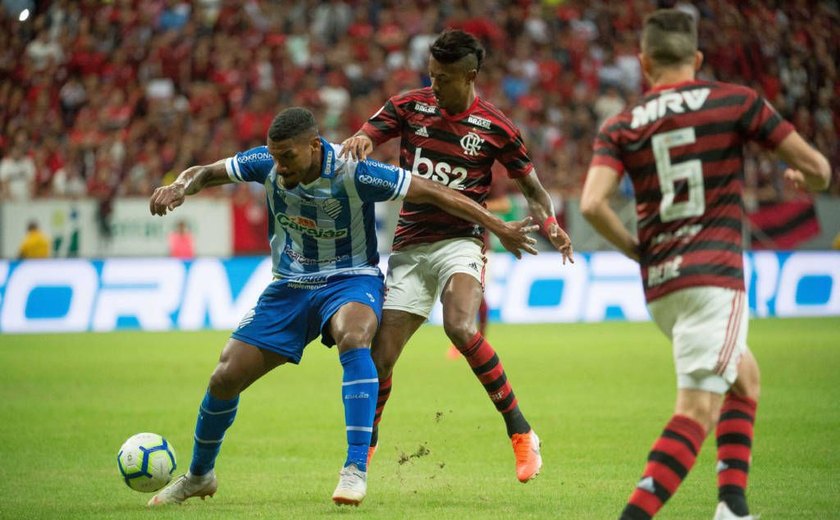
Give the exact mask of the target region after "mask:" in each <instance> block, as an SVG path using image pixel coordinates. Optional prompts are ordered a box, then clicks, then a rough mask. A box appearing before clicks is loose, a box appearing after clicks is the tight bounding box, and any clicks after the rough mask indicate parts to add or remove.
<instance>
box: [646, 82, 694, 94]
mask: <svg viewBox="0 0 840 520" xmlns="http://www.w3.org/2000/svg"><path fill="white" fill-rule="evenodd" d="M696 83H700V80H697V79H689V80H686V81H678V82H676V83H668V84H665V85H657V86H655V87H651V89H650V90H648V93H652V92H662V91H663V90H673V89H675V88H680V87H685V86H687V85H694V84H696Z"/></svg>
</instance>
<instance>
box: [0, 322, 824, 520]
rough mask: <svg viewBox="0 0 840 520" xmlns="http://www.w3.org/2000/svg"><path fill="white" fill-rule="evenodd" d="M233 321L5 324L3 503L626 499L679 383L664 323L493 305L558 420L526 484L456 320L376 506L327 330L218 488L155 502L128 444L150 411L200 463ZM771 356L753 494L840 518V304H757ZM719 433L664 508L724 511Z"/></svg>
mask: <svg viewBox="0 0 840 520" xmlns="http://www.w3.org/2000/svg"><path fill="white" fill-rule="evenodd" d="M226 338H227V334H226V333H224V332H196V333H139V332H137V333H111V334H55V335H26V336H14V335H3V336H0V518H3V519H21V518H44V519H56V518H114V519H134V518H137V519H144V520H148V519H150V518H201V519H214V518H219V519H229V518H304V519H308V518H351V517H356V518H377V519H395V518H429V519H432V518H434V519H438V518H459V519H468V518H499V519H506V518H516V519H523V518H533V519H543V518H565V519H610V518H616V517H617V516H618V514H619V512H620V510H621V509H622V507H623V505H624V502H625V500H626V498H627V496H628V495H629V493H630V492H631V490H632V488H633V486H634V484H635V482H636V480H637V478H638V476H639V474H640V473H641V470H642V467H643V464H644V460H645V457H646V456H647V452H648V450H649V449H650V446H651V444H652V443H653V441H654V439H655V437H656V436H657V435H658V434H659V432H660V431H661V428H662V427H663V425H664V424H665V422H666V421H667V419H668V418H669V416H670V414H671V410H672V406H673V400H674V393H675V391H674V384H673V381H674V376H673V370H672V364H671V355H670V348H669V345H668V343H667V341H666V340H665V338H664V337H663V336H662V335H661V334H660V333H659V331H658V330H657V329H656V328H655V326H654V325H653V324H651V323H601V324H571V325H527V326H526V325H518V326H513V325H492V326H491V328H490V330H489V334H488V338H489V340H490V341H491V342H492V344H493V345H494V346H495V347H496V349H497V351H498V352H499V354H500V356H501V359H502V361H503V363H504V365H505V368H506V370H507V373H508V376H509V378H510V380H511V382H512V383H513V387H514V390H515V392H516V394H517V396H518V398H519V401H520V405H521V407H522V410H523V412H524V413H525V414H526V416H527V417H528V419H529V420H530V421H531V423H532V424H533V426H534V427H535V429H536V430H537V432H538V433H539V434H540V436H541V437H542V439H543V457H544V467H543V472H542V474H541V475H540V477H539V478H538V479H537V480H535V481H533V482H531V483H529V484H527V485H522V484H520V483H519V482H518V481H517V480H516V478H515V473H514V467H513V453H512V450H511V448H510V445H509V443H508V440H507V437H506V436H505V432H504V425H503V422H502V420H501V418H500V417H499V416H498V414H497V413H496V411H495V409H494V408H493V407H492V405H491V404H490V402H489V401H488V399H487V397H486V395H485V394H484V393H483V390H482V388H481V387H480V385H479V384H478V383H477V381H476V380H475V378H474V377H473V375H472V373H471V372H470V371H469V368H468V367H467V365H466V363H465V362H464V361H463V360H457V361H451V360H448V359H446V357H445V352H446V349H447V347H448V342H447V341H446V339H445V337H444V335H443V331H442V330H441V329H440V328H439V327H433V326H426V327H423V328H421V330H420V331H419V332H418V334H417V336H416V337H415V338H414V339H413V340H412V341H411V342H410V344H409V345H408V347H407V349H406V351H405V353H404V355H403V358H402V359H401V361H400V364H398V365H397V369H396V373H395V378H394V390H393V393H392V397H391V401H390V403H389V406H388V408H387V409H386V411H385V415H384V420H383V423H382V431H381V437H380V439H381V440H380V449H379V452H378V453H377V456H376V458H375V459H374V463H373V465H372V468H371V471H370V474H369V486H368V496H367V499H366V500H365V502H364V504H362V506H361V507H359V508H358V509H355V508H352V509H348V508H337V507H336V506H334V505H333V504H332V502H331V501H330V494H331V493H332V490H333V487H334V486H335V483H336V481H337V474H338V470H339V469H340V466H341V463H342V462H343V460H344V450H345V441H344V429H343V412H342V408H341V400H340V380H341V371H340V366H339V363H338V359H337V355H336V353H335V352H334V351H333V350H327V349H325V348H323V347H321V346H320V344H317V343H313V344H312V345H310V346H309V348H308V349H307V352H306V355H305V356H304V360H303V364H302V365H301V366H299V367H295V366H286V367H281V368H279V369H277V370H275V371H274V372H272V373H271V374H269V375H268V376H266V377H265V378H263V379H262V380H260V381H258V382H257V383H256V384H255V385H254V386H253V387H251V388H250V389H248V390H247V391H246V392H245V393H244V394H243V397H242V401H241V403H240V408H239V415H238V417H237V420H236V423H235V424H234V426H233V427H232V428H231V430H229V431H228V435H227V438H226V442H225V444H224V446H223V448H222V453H221V456H220V458H219V460H218V464H217V467H216V469H217V474H218V476H219V491H218V493H217V494H216V497H215V498H213V499H208V500H207V501H205V502H202V501H199V500H191V501H189V502H187V504H185V505H184V506H182V507H175V508H171V509H166V510H156V511H148V510H146V508H145V502H146V500H147V499H148V498H149V496H150V495H146V494H140V493H137V492H134V491H132V490H130V489H129V488H128V487H126V486H125V484H123V483H122V481H121V480H120V478H119V475H118V470H117V464H116V452H117V449H118V448H119V446H120V444H121V443H122V442H123V441H124V440H125V439H126V438H128V437H129V436H130V435H132V434H134V433H137V432H141V431H152V432H156V433H160V434H162V435H164V436H165V437H167V438H168V439H169V441H170V442H171V443H173V444H174V446H175V448H176V450H177V453H178V458H179V466H180V468H179V470H180V469H183V470H185V469H186V468H187V466H188V464H189V459H190V455H191V450H192V429H193V427H194V421H195V416H196V410H197V407H198V403H199V401H200V399H201V397H202V395H203V392H204V386H205V384H206V382H207V378H208V377H209V374H210V372H211V370H212V369H213V367H214V365H215V363H216V359H217V357H218V353H219V352H220V350H221V347H222V345H223V344H224V341H225V340H226ZM750 345H751V347H752V349H753V351H754V352H755V354H756V357H757V358H758V360H759V363H760V365H761V368H762V379H763V396H762V401H761V404H760V406H759V412H758V413H759V415H758V421H757V426H756V440H755V444H754V447H755V449H754V459H753V469H752V472H751V478H750V482H751V486H750V490H749V499H750V503H751V505H752V508H753V510H754V511H755V512H759V513H761V514H762V518H763V519H767V520H770V519H791V518H807V519H829V518H840V448H838V444H840V373H839V372H840V319H837V318H825V319H807V320H806V319H801V320H753V321H752V323H751V329H750ZM714 452H715V450H714V442H713V441H712V439H708V440H707V441H706V444H705V445H704V448H703V451H702V453H701V456H700V459H699V460H698V462H697V464H696V466H695V468H694V471H692V473H691V474H690V476H689V477H688V479H687V480H686V482H685V483H684V484H683V486H682V487H681V489H680V490H679V492H678V493H677V494H676V496H675V497H674V498H673V499H672V500H671V501H670V502H669V503H668V504H667V505H666V506H665V508H664V509H663V511H662V513H661V514H660V515H659V516H658V518H662V519H681V520H682V519H689V520H690V519H710V518H711V516H712V512H713V510H714V507H715V504H716V489H715V475H714Z"/></svg>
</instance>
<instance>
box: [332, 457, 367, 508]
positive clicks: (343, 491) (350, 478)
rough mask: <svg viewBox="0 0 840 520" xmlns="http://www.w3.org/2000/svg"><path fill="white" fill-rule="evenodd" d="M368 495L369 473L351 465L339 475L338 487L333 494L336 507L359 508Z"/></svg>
mask: <svg viewBox="0 0 840 520" xmlns="http://www.w3.org/2000/svg"><path fill="white" fill-rule="evenodd" d="M366 493H367V472H365V471H362V470H360V469H359V468H358V466H356V465H355V464H349V465H347V466H346V467H344V468H342V469H341V471H340V472H339V473H338V485H337V486H336V487H335V491H334V492H333V496H332V499H333V502H335V504H336V505H339V506H341V505H349V506H358V505H359V504H361V503H362V500H364V499H365V494H366Z"/></svg>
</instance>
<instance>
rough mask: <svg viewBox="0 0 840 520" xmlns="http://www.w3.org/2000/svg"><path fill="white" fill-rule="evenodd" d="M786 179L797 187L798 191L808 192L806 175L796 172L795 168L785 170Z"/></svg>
mask: <svg viewBox="0 0 840 520" xmlns="http://www.w3.org/2000/svg"><path fill="white" fill-rule="evenodd" d="M784 175H785V179H787V180H789V181H790V182H792V183H793V185H794V186H796V188H797V189H800V190H806V189H808V184H807V183H806V181H805V174H804V173H802V172H801V171H799V170H794V169H793V168H788V169H787V170H785V173H784Z"/></svg>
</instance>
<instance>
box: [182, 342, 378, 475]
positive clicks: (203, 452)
mask: <svg viewBox="0 0 840 520" xmlns="http://www.w3.org/2000/svg"><path fill="white" fill-rule="evenodd" d="M368 357H369V356H368ZM238 406H239V396H237V397H235V398H233V399H231V400H229V401H225V400H223V399H216V398H215V397H213V396H212V395H210V391H209V390H208V391H207V392H206V393H205V394H204V400H203V401H202V402H201V407H200V408H199V409H198V419H197V420H196V423H195V443H194V444H193V457H192V463H191V464H190V473H191V474H192V475H195V476H201V475H204V474H206V473H207V472H208V471H210V470H212V469H213V466H214V465H215V464H216V457H217V456H218V455H219V450H220V449H221V447H222V440H223V439H224V437H225V430H227V429H228V428H229V427H230V425H231V424H233V419H234V417H236V408H237V407H238Z"/></svg>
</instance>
